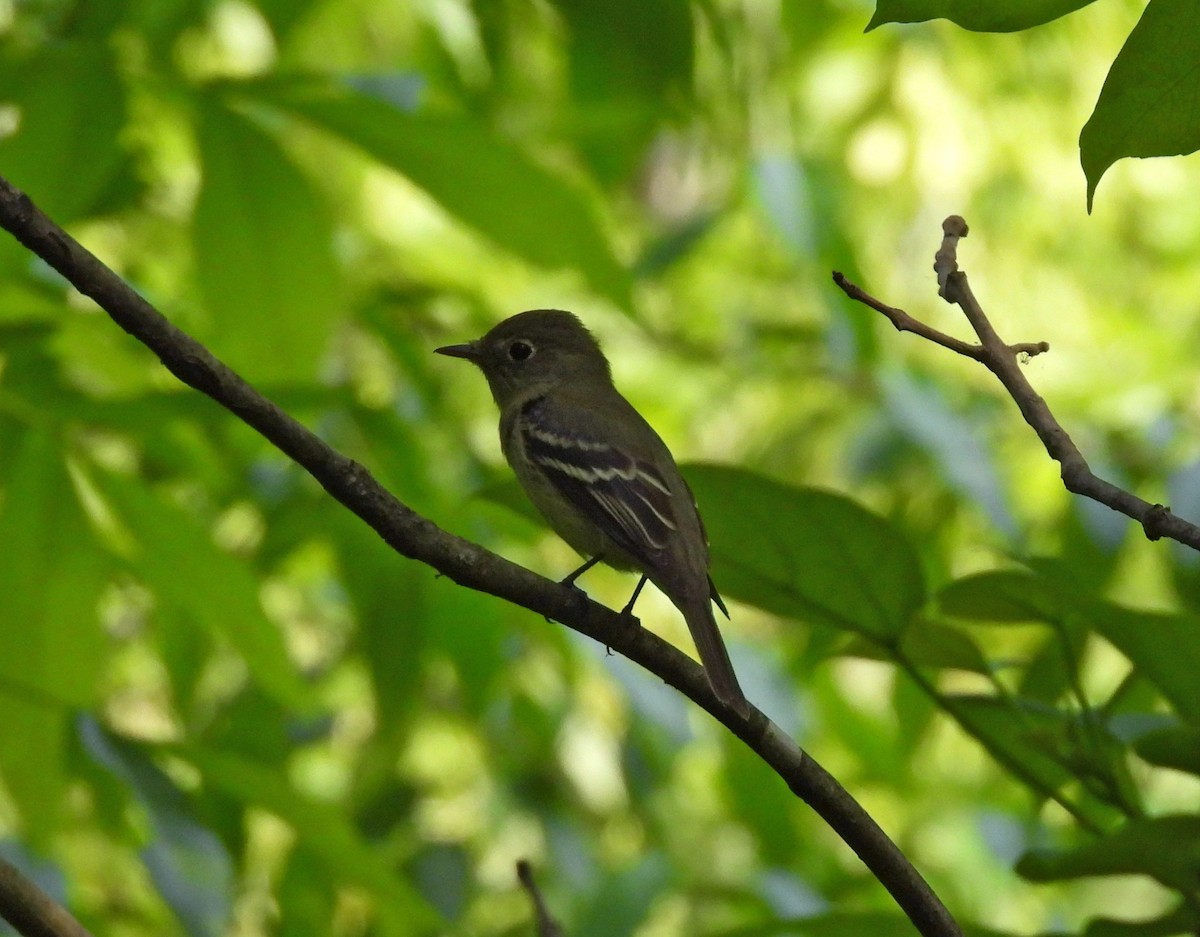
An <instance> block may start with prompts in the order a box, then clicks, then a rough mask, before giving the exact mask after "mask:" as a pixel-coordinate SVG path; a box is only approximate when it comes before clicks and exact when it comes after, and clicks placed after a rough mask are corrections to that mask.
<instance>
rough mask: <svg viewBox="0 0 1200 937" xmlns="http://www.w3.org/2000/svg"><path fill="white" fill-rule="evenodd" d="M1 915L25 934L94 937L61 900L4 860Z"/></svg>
mask: <svg viewBox="0 0 1200 937" xmlns="http://www.w3.org/2000/svg"><path fill="white" fill-rule="evenodd" d="M0 917H2V918H4V920H6V921H7V922H8V923H9V924H11V925H12V926H13V927H14V928H15V929H16V931H17V933H19V934H23V935H24V937H92V935H91V933H89V932H88V930H87V928H85V927H84V926H83V925H82V924H80V923H79V922H78V921H77V920H75V918H73V917H71V914H70V912H68V911H67V909H66V908H64V907H63V906H62V905H60V904H59V903H58V902H57V901H55V900H54V899H53V898H51V897H50V896H49V895H47V894H46V893H45V892H44V891H42V890H41V889H40V888H38V887H37V885H35V884H34V883H33V881H32V880H30V879H28V878H26V877H25V876H24V875H22V874H21V871H20V870H19V869H18V868H17V867H16V866H14V865H13V864H12V863H10V862H7V861H5V860H4V859H0Z"/></svg>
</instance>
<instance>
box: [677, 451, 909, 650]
mask: <svg viewBox="0 0 1200 937" xmlns="http://www.w3.org/2000/svg"><path fill="white" fill-rule="evenodd" d="M684 474H685V475H686V476H687V479H688V481H689V483H690V484H691V485H692V489H693V491H694V492H695V494H696V500H697V503H698V504H699V505H700V511H701V513H702V514H703V515H704V522H705V524H706V525H707V527H708V535H709V540H710V541H711V550H712V557H713V578H714V580H716V582H717V586H718V588H720V589H721V590H722V591H723V592H724V593H726V594H728V595H729V596H731V597H732V598H735V599H737V600H738V601H741V602H746V603H747V604H750V605H756V606H758V607H759V608H763V609H766V610H767V611H770V612H774V613H776V614H779V615H787V616H789V617H792V618H799V619H804V620H810V621H813V622H819V623H824V624H831V625H833V626H834V627H837V628H840V629H844V630H847V631H852V632H856V633H859V634H863V635H866V636H868V637H871V638H874V639H876V640H880V641H883V642H885V643H887V642H891V641H893V640H894V639H895V638H896V637H897V636H899V635H900V634H901V632H902V631H903V630H904V629H905V627H906V626H907V625H908V624H909V622H910V620H911V618H912V616H913V613H914V612H916V611H917V610H918V609H919V608H920V607H921V605H922V604H923V603H924V601H925V584H924V580H923V577H922V574H921V567H920V562H919V560H918V559H917V555H916V553H915V552H914V550H913V548H912V546H911V545H910V544H909V543H908V541H907V540H905V539H904V537H903V536H902V535H901V534H900V533H899V532H898V531H897V530H896V529H895V528H894V527H892V526H891V525H890V524H889V523H888V522H887V521H885V520H883V519H882V518H880V517H878V516H877V515H875V514H872V513H871V512H870V511H867V510H866V509H865V508H862V507H859V505H857V504H855V503H854V502H853V501H851V500H849V499H848V498H844V497H842V496H840V495H835V494H831V493H829V492H824V491H815V490H813V489H808V488H796V487H793V486H791V485H785V484H783V483H781V482H777V481H773V480H771V479H769V478H765V477H763V476H761V475H755V474H754V473H752V472H747V471H745V470H743V469H736V468H728V467H723V466H716V465H691V466H688V467H687V468H686V469H685V472H684Z"/></svg>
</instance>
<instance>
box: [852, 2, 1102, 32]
mask: <svg viewBox="0 0 1200 937" xmlns="http://www.w3.org/2000/svg"><path fill="white" fill-rule="evenodd" d="M1091 2H1092V0H1005V2H1003V3H997V2H996V0H878V3H876V5H875V15H874V16H872V17H871V22H870V23H868V24H867V31H868V32H869V31H870V30H872V29H874V28H875V27H876V26H882V25H883V24H884V23H921V22H924V21H926V20H932V19H948V20H950V21H951V22H953V23H957V24H958V25H959V26H961V27H963V29H971V30H975V31H976V32H989V33H1009V32H1016V31H1017V30H1019V29H1029V28H1030V27H1033V26H1040V25H1041V24H1042V23H1049V22H1050V21H1051V20H1055V19H1058V18H1059V17H1060V16H1065V15H1066V14H1068V13H1070V12H1072V11H1073V10H1078V9H1079V8H1080V7H1085V6H1087V5H1088V4H1089V3H1091Z"/></svg>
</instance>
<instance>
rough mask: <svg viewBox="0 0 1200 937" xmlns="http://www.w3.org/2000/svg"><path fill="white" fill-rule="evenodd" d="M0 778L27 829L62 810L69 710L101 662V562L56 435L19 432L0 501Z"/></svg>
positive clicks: (86, 695)
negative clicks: (6, 492)
mask: <svg viewBox="0 0 1200 937" xmlns="http://www.w3.org/2000/svg"><path fill="white" fill-rule="evenodd" d="M0 544H2V545H3V547H2V551H0V552H2V554H3V560H2V561H0V725H3V727H4V728H3V731H0V774H2V775H3V779H4V784H5V787H6V788H7V790H8V791H9V792H10V794H11V795H12V797H13V799H14V801H15V802H16V805H17V807H18V809H19V810H20V811H21V817H22V820H23V823H24V824H25V825H26V826H27V828H28V829H29V830H30V831H31V832H42V831H46V830H48V829H51V828H53V825H54V823H55V822H56V820H57V817H58V815H59V812H60V810H61V809H62V806H63V799H62V798H63V790H62V786H63V780H64V759H65V756H66V738H67V732H68V721H69V719H70V718H71V708H72V707H84V706H89V705H91V704H92V703H93V702H94V700H95V699H96V693H97V679H98V677H99V675H100V673H101V670H102V668H103V666H104V664H105V661H106V658H107V650H108V641H107V639H106V637H105V634H104V632H103V630H102V628H101V627H100V622H99V615H98V607H97V606H98V602H99V597H100V590H101V588H102V586H103V584H104V562H103V557H102V555H101V554H100V553H99V551H98V549H97V544H96V542H95V540H94V539H93V537H92V535H91V530H90V529H89V526H88V523H87V519H86V517H85V515H84V513H83V509H82V507H81V505H80V502H79V499H78V497H77V495H76V492H75V487H74V485H73V483H72V481H71V478H70V475H69V474H68V472H67V467H66V465H65V463H64V459H63V453H62V452H61V450H60V448H59V441H58V439H57V438H56V437H54V436H53V435H51V434H50V433H47V432H30V433H25V434H24V435H23V437H22V440H21V443H20V445H19V447H18V449H17V452H16V454H15V458H14V462H13V464H12V467H11V472H10V475H9V479H8V496H7V497H6V498H5V499H4V501H3V502H0Z"/></svg>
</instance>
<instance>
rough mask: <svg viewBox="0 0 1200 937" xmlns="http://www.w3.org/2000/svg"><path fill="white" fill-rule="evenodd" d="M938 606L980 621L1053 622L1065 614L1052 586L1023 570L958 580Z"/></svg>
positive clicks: (942, 593)
mask: <svg viewBox="0 0 1200 937" xmlns="http://www.w3.org/2000/svg"><path fill="white" fill-rule="evenodd" d="M1068 601H1069V600H1068ZM937 604H938V607H939V608H940V609H941V610H942V611H943V612H945V613H946V614H947V615H953V616H954V617H955V618H965V619H967V620H969V621H978V622H1009V623H1022V624H1023V623H1026V622H1033V621H1045V622H1054V621H1058V620H1059V619H1060V618H1061V617H1062V614H1063V597H1062V596H1061V595H1060V594H1059V593H1057V592H1056V591H1055V589H1054V587H1053V585H1052V584H1051V583H1049V582H1047V581H1046V580H1044V579H1042V578H1040V577H1038V576H1034V575H1032V574H1030V573H1028V572H1025V571H1023V570H996V571H993V572H986V573H974V574H972V575H970V576H964V577H963V578H962V579H956V580H955V581H954V582H951V583H950V584H949V585H947V586H945V587H944V588H943V589H942V590H941V591H940V592H938V594H937Z"/></svg>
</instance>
